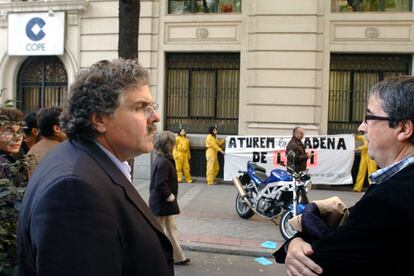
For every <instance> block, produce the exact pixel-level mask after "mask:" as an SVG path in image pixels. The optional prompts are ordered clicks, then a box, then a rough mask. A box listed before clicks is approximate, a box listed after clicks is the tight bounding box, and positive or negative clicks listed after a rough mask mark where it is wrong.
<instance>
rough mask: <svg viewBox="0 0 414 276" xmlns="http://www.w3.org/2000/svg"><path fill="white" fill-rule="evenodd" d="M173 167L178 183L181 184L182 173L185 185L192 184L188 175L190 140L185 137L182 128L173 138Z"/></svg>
mask: <svg viewBox="0 0 414 276" xmlns="http://www.w3.org/2000/svg"><path fill="white" fill-rule="evenodd" d="M173 155H174V160H175V167H176V170H177V179H178V182H179V183H180V182H182V180H183V173H184V176H185V181H186V182H187V183H192V182H193V179H192V178H191V174H190V161H189V160H190V159H191V152H190V140H188V138H187V137H186V132H185V129H184V128H180V130H179V131H178V135H177V137H175V147H174V151H173Z"/></svg>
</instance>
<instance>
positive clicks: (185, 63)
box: [165, 53, 240, 134]
mask: <svg viewBox="0 0 414 276" xmlns="http://www.w3.org/2000/svg"><path fill="white" fill-rule="evenodd" d="M239 82H240V55H239V54H238V53H237V54H235V53H226V54H225V53H214V54H213V53H211V54H210V53H197V54H195V53H191V54H181V53H180V54H168V55H167V85H166V106H165V108H166V114H167V115H166V129H168V130H171V131H174V132H176V131H177V130H178V129H179V128H180V127H185V128H186V130H187V132H189V133H207V132H208V128H209V127H210V126H216V127H217V128H218V129H219V132H220V133H221V134H237V132H238V117H239Z"/></svg>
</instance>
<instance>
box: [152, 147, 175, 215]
mask: <svg viewBox="0 0 414 276" xmlns="http://www.w3.org/2000/svg"><path fill="white" fill-rule="evenodd" d="M170 194H173V195H174V196H175V199H174V201H172V202H168V201H167V198H168V197H169V196H170ZM177 196H178V182H177V171H176V169H175V162H174V159H173V158H172V157H171V156H166V155H157V157H156V158H155V160H154V162H153V163H152V169H151V183H150V197H149V206H150V208H151V210H152V212H153V213H154V215H156V216H171V215H177V214H179V213H180V208H179V207H178V203H177Z"/></svg>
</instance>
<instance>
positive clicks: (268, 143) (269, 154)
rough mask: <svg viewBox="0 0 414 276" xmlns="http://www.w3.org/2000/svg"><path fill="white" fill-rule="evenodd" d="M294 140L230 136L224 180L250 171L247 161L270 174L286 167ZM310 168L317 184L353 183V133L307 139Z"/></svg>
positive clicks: (313, 179)
mask: <svg viewBox="0 0 414 276" xmlns="http://www.w3.org/2000/svg"><path fill="white" fill-rule="evenodd" d="M290 139H291V137H286V136H279V137H274V136H271V137H269V136H227V138H226V154H225V156H224V180H225V181H230V180H231V179H232V178H233V177H234V176H238V175H239V173H238V171H239V170H240V171H246V164H247V161H249V160H250V161H253V162H255V163H257V164H258V165H260V166H262V167H264V168H266V171H267V174H268V175H269V173H270V171H271V170H273V169H275V168H277V167H279V168H283V165H286V155H285V148H286V146H287V144H288V143H289V141H290ZM302 142H303V143H304V145H305V148H306V151H307V152H313V154H314V157H312V158H311V159H308V164H307V168H308V169H309V174H310V175H311V177H312V182H313V183H314V184H329V185H336V184H352V183H353V181H352V175H351V169H352V164H353V163H354V149H355V138H354V135H352V134H345V135H326V136H311V137H305V138H304V140H303V141H302Z"/></svg>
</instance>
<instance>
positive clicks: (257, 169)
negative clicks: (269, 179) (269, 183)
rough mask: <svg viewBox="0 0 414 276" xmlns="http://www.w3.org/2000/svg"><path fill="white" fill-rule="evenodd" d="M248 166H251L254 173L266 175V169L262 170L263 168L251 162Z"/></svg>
mask: <svg viewBox="0 0 414 276" xmlns="http://www.w3.org/2000/svg"><path fill="white" fill-rule="evenodd" d="M250 165H251V166H252V169H253V170H254V171H256V172H262V173H266V169H265V168H263V167H261V166H259V165H257V164H255V163H253V162H251V163H250Z"/></svg>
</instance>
